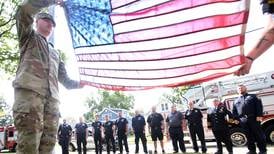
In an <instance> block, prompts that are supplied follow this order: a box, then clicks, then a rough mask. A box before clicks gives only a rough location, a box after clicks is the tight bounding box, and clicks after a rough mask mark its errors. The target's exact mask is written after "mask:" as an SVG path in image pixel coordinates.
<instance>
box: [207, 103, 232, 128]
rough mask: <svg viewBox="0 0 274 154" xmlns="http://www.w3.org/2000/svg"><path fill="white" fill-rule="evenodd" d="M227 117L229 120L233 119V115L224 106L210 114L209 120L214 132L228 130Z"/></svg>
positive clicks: (221, 105)
mask: <svg viewBox="0 0 274 154" xmlns="http://www.w3.org/2000/svg"><path fill="white" fill-rule="evenodd" d="M227 115H228V116H229V118H232V117H233V116H232V113H231V112H230V111H228V110H227V108H226V107H225V106H224V105H223V104H220V105H219V106H218V107H217V108H214V109H213V110H211V111H210V113H208V117H207V120H208V122H210V123H211V126H212V129H213V130H224V129H228V122H227V119H226V116H227Z"/></svg>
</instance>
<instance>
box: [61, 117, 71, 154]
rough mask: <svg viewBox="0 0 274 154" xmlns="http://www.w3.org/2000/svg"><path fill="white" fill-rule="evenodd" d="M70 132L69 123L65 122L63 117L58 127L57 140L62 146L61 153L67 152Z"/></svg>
mask: <svg viewBox="0 0 274 154" xmlns="http://www.w3.org/2000/svg"><path fill="white" fill-rule="evenodd" d="M71 134H72V128H71V126H70V125H69V124H67V122H66V119H64V120H63V124H61V125H60V126H59V128H58V142H59V144H60V145H61V147H62V154H68V153H69V142H70V139H71Z"/></svg>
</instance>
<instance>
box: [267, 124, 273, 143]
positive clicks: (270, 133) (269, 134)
mask: <svg viewBox="0 0 274 154" xmlns="http://www.w3.org/2000/svg"><path fill="white" fill-rule="evenodd" d="M265 135H266V140H267V142H269V143H271V144H274V125H270V126H268V127H267V128H266V130H265Z"/></svg>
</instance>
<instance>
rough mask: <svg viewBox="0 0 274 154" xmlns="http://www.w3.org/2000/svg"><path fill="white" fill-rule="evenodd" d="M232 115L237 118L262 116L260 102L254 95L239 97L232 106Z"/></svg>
mask: <svg viewBox="0 0 274 154" xmlns="http://www.w3.org/2000/svg"><path fill="white" fill-rule="evenodd" d="M232 113H233V115H234V116H235V117H238V118H242V117H245V118H252V119H255V118H256V117H260V116H262V115H263V106H262V101H261V100H260V99H258V97H257V96H256V95H254V94H245V95H242V96H240V97H239V98H238V99H236V101H235V102H234V104H233V109H232Z"/></svg>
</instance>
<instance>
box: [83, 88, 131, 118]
mask: <svg viewBox="0 0 274 154" xmlns="http://www.w3.org/2000/svg"><path fill="white" fill-rule="evenodd" d="M134 101H135V100H134V97H133V96H132V95H126V94H124V93H123V92H117V91H115V92H109V91H105V90H98V92H97V97H96V96H95V95H91V96H90V97H88V98H87V100H86V106H87V107H88V108H89V112H87V113H86V114H84V117H85V119H86V120H87V121H90V120H92V119H93V118H94V117H93V116H94V113H96V112H100V111H102V110H103V109H104V108H121V109H125V110H130V109H132V108H133V105H134Z"/></svg>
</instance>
